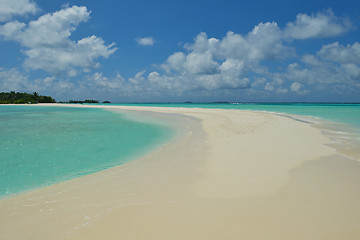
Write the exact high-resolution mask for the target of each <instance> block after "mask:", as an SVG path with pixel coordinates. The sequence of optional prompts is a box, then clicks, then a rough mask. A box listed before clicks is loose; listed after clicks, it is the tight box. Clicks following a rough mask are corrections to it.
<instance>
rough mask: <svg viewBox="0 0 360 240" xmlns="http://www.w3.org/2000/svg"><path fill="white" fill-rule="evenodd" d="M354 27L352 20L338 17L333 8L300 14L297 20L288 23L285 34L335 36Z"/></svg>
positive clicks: (296, 36) (290, 36) (308, 36)
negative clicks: (310, 13)
mask: <svg viewBox="0 0 360 240" xmlns="http://www.w3.org/2000/svg"><path fill="white" fill-rule="evenodd" d="M352 28H353V27H352V24H351V22H350V20H348V19H347V18H340V17H337V16H335V15H334V13H333V12H332V11H331V10H327V11H325V12H320V13H317V14H315V15H311V16H309V15H307V14H302V13H300V14H298V15H297V16H296V21H295V22H289V23H288V24H287V25H286V28H285V30H284V35H285V36H286V37H289V38H293V39H309V38H324V37H334V36H338V35H341V34H343V33H345V32H348V31H349V30H351V29H352Z"/></svg>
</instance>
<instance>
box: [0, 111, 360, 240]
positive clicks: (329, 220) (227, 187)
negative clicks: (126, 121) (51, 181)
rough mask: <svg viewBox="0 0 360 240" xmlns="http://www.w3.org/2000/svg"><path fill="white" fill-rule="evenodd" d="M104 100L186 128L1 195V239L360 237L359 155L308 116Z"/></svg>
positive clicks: (135, 115) (134, 113) (139, 115)
mask: <svg viewBox="0 0 360 240" xmlns="http://www.w3.org/2000/svg"><path fill="white" fill-rule="evenodd" d="M61 106H64V105H61ZM72 106H75V107H76V105H72ZM92 107H96V106H92ZM101 107H104V108H107V109H108V110H111V111H121V112H124V113H126V114H128V116H129V117H132V118H138V119H140V118H142V119H145V120H146V118H147V116H151V119H152V121H153V119H158V120H159V122H163V124H168V125H171V126H173V127H174V128H176V129H177V130H178V136H177V137H176V138H175V139H174V140H172V141H171V142H170V143H168V144H166V145H164V146H162V147H161V148H159V149H157V150H155V151H153V152H151V153H150V154H147V155H146V156H143V157H142V158H140V159H137V160H134V161H131V162H129V163H126V164H124V165H122V166H118V167H113V168H111V169H107V170H104V171H101V172H98V173H95V174H91V175H88V176H84V177H81V178H78V179H74V180H71V181H68V182H64V183H60V184H56V185H53V186H50V187H47V188H43V189H39V190H36V191H33V192H29V193H25V194H22V195H19V196H16V197H13V198H11V199H5V200H2V201H0V238H1V239H87V240H89V239H157V240H158V239H207V240H208V239H248V240H252V239H254V240H255V239H256V240H257V239H259V240H260V239H277V240H282V239H284V240H285V239H286V240H288V239H292V240H296V239H299V240H300V239H317V240H318V239H326V240H329V239H330V240H331V239H347V240H349V239H354V240H355V239H359V237H360V221H359V219H360V206H359V204H358V203H359V201H360V191H359V188H358V184H359V182H360V166H359V163H358V162H357V161H354V160H351V159H348V158H346V157H345V156H341V155H339V154H337V153H336V151H335V150H334V149H332V148H330V147H328V146H327V145H326V144H328V143H330V139H329V138H327V137H326V136H324V135H323V134H322V133H321V132H320V130H319V129H316V128H314V127H312V126H311V125H310V124H308V123H305V122H301V121H296V120H294V119H291V118H288V117H284V116H279V115H275V114H269V113H262V112H251V111H240V110H221V109H196V108H157V107H125V106H121V107H120V106H101Z"/></svg>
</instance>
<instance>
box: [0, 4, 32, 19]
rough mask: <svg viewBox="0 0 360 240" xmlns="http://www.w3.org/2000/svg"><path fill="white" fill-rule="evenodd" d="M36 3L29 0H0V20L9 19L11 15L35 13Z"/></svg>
mask: <svg viewBox="0 0 360 240" xmlns="http://www.w3.org/2000/svg"><path fill="white" fill-rule="evenodd" d="M38 10H39V9H38V7H37V5H36V4H35V3H34V2H32V1H29V0H0V22H5V21H8V20H10V19H11V18H12V17H13V16H21V15H25V14H28V13H36V12H37V11H38Z"/></svg>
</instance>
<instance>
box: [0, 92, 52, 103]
mask: <svg viewBox="0 0 360 240" xmlns="http://www.w3.org/2000/svg"><path fill="white" fill-rule="evenodd" d="M55 102H56V101H55V99H53V98H52V97H50V96H41V95H39V93H37V92H34V93H32V94H29V93H22V92H14V91H11V92H1V93H0V104H23V103H32V104H34V103H55Z"/></svg>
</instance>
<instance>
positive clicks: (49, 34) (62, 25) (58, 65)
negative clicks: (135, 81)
mask: <svg viewBox="0 0 360 240" xmlns="http://www.w3.org/2000/svg"><path fill="white" fill-rule="evenodd" d="M89 17H90V12H89V11H88V10H87V8H86V7H78V6H73V7H69V8H66V9H62V10H60V11H57V12H54V13H52V14H45V15H43V16H41V17H40V18H39V19H37V20H35V21H31V22H30V23H29V24H27V25H26V24H24V23H21V22H18V21H13V22H8V23H6V24H4V25H3V26H0V35H2V36H4V37H5V38H6V39H8V40H15V41H18V42H20V43H21V45H22V46H23V47H25V50H24V53H25V55H26V56H27V58H26V60H25V66H26V67H27V68H30V69H42V70H45V71H47V72H50V73H53V74H59V73H62V72H67V73H68V74H69V75H70V76H75V75H76V68H77V67H79V68H81V69H82V70H83V71H89V70H90V69H92V68H97V67H98V66H99V63H98V62H96V59H98V58H99V57H103V58H108V57H109V56H110V55H111V54H113V53H114V52H115V51H116V48H115V47H114V43H112V44H109V45H105V42H104V40H103V39H101V38H100V37H97V36H94V35H93V36H90V37H86V38H83V39H80V40H78V41H73V40H71V39H70V36H71V33H72V32H73V31H75V30H76V28H77V26H78V25H79V24H80V23H81V22H86V21H87V20H88V19H89Z"/></svg>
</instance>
